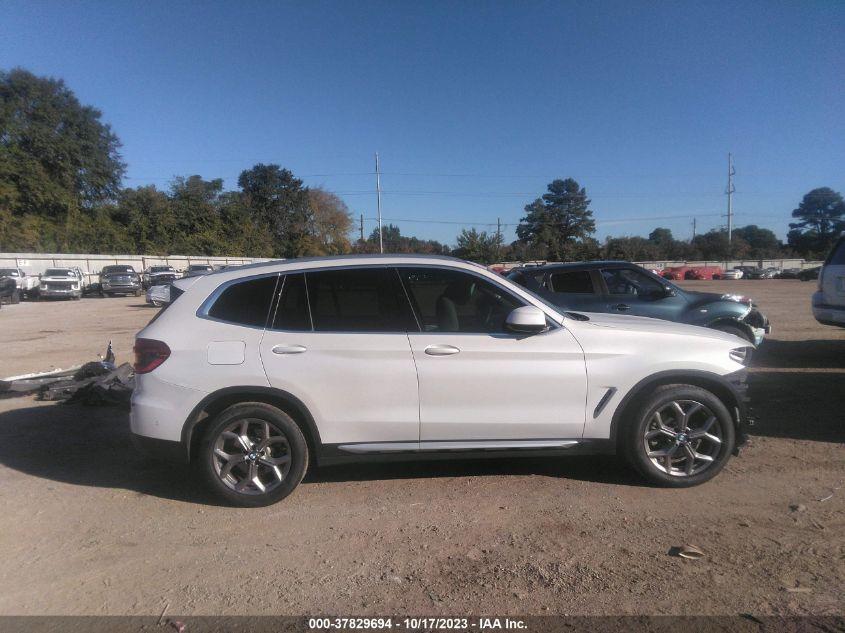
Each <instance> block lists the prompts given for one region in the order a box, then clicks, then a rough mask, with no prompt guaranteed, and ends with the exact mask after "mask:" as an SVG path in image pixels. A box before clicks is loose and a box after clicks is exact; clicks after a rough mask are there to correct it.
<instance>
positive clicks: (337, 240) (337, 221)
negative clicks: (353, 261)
mask: <svg viewBox="0 0 845 633" xmlns="http://www.w3.org/2000/svg"><path fill="white" fill-rule="evenodd" d="M308 204H309V205H310V207H311V214H310V215H311V227H310V230H309V233H310V236H311V243H312V245H311V248H310V252H309V253H307V254H309V255H343V254H344V253H348V252H349V251H350V250H351V249H352V246H351V244H350V243H349V233H350V231H351V230H352V214H351V213H350V212H349V207H347V206H346V203H345V202H344V201H343V200H341V199H340V197H339V196H337V195H335V194H333V193H331V192H330V191H326V190H325V189H323V188H321V187H315V188H312V189H309V190H308Z"/></svg>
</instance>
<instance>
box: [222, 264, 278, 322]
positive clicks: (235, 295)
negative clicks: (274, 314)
mask: <svg viewBox="0 0 845 633" xmlns="http://www.w3.org/2000/svg"><path fill="white" fill-rule="evenodd" d="M277 280H278V275H271V276H269V277H258V278H257V279H249V280H247V281H241V282H238V283H235V284H232V285H231V286H229V287H228V288H226V289H225V290H224V291H223V292H222V293H221V294H220V296H219V297H217V301H215V302H214V305H213V306H211V308H210V309H209V311H208V316H210V317H214V318H215V319H221V320H223V321H229V322H230V323H237V324H238V325H250V326H253V327H264V325H265V323H267V315H268V314H269V312H270V303H271V301H272V299H273V293H274V291H275V289H276V281H277Z"/></svg>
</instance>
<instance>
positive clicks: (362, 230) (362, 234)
mask: <svg viewBox="0 0 845 633" xmlns="http://www.w3.org/2000/svg"><path fill="white" fill-rule="evenodd" d="M363 241H364V214H363V213H362V214H361V242H363Z"/></svg>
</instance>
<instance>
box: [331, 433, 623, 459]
mask: <svg viewBox="0 0 845 633" xmlns="http://www.w3.org/2000/svg"><path fill="white" fill-rule="evenodd" d="M615 452H616V447H615V445H614V443H613V442H612V441H611V440H608V439H591V438H586V439H577V440H488V441H483V440H482V441H467V442H456V441H451V440H450V441H439V442H364V443H354V444H349V443H346V444H323V445H322V446H320V448H319V454H318V455H317V463H318V465H331V464H343V463H354V462H397V461H428V460H448V459H454V460H459V459H510V458H515V457H516V458H519V457H561V456H565V455H612V454H615Z"/></svg>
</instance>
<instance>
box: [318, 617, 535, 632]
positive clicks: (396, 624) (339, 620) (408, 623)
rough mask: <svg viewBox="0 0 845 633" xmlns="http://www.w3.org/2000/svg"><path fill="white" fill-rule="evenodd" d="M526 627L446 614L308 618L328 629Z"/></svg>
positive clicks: (517, 621) (518, 622)
mask: <svg viewBox="0 0 845 633" xmlns="http://www.w3.org/2000/svg"><path fill="white" fill-rule="evenodd" d="M527 628H528V626H527V624H526V622H525V621H524V620H520V619H518V618H496V617H476V618H463V617H457V618H448V617H406V618H393V617H387V618H379V617H357V618H356V617H322V618H308V629H309V630H313V631H330V630H383V631H390V630H407V631H434V630H437V631H473V630H475V631H496V630H510V631H525V630H527Z"/></svg>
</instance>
